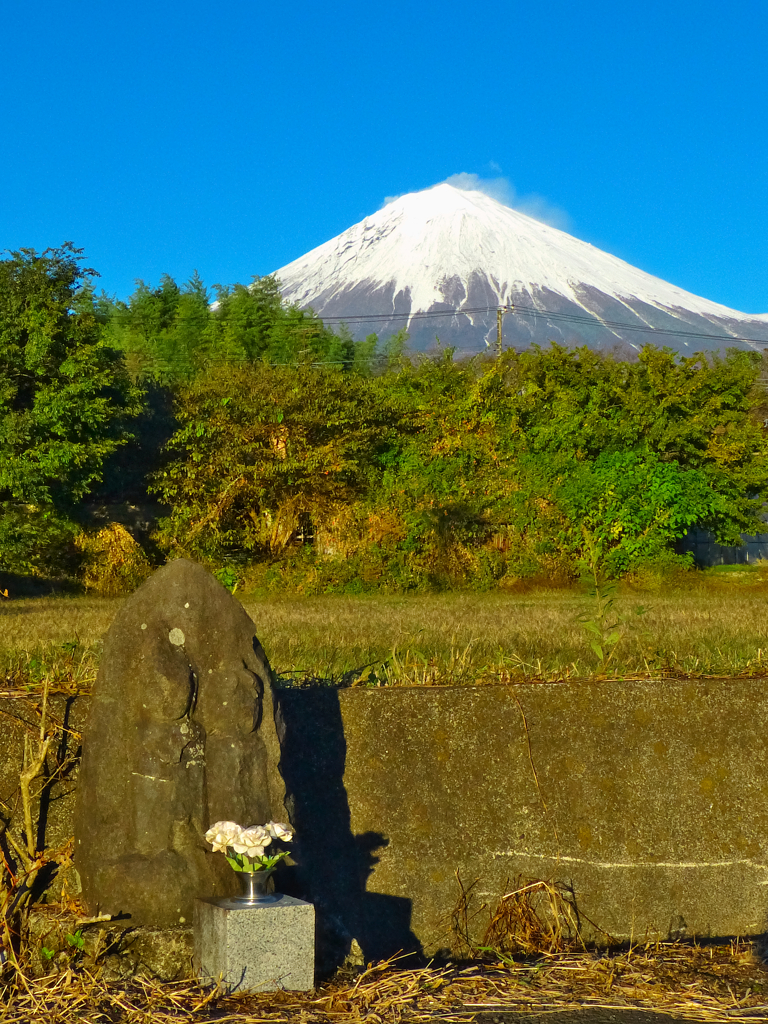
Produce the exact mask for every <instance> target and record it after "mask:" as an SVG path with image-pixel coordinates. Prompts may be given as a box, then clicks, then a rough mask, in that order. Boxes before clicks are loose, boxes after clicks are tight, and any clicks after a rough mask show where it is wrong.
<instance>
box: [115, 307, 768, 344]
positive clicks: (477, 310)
mask: <svg viewBox="0 0 768 1024" xmlns="http://www.w3.org/2000/svg"><path fill="white" fill-rule="evenodd" d="M500 309H501V310H502V311H504V312H508V313H513V314H515V315H518V316H524V317H533V318H534V319H538V318H542V319H546V320H550V321H553V322H554V323H558V324H560V323H563V324H575V325H578V326H582V327H604V328H606V329H607V330H611V331H613V330H617V331H632V332H636V333H642V334H659V335H664V336H665V337H673V338H696V339H699V340H706V341H727V342H731V343H732V344H745V345H765V346H768V338H744V337H739V336H737V335H731V334H708V333H706V332H705V331H689V330H684V329H682V328H674V327H652V326H651V325H649V324H638V323H626V322H624V321H621V320H605V319H603V318H602V317H600V316H598V315H597V314H590V313H564V312H561V311H559V310H554V309H542V308H539V307H536V306H519V305H517V304H515V305H510V306H477V307H473V308H466V307H464V308H461V309H436V310H429V311H418V312H415V313H398V312H394V311H393V312H391V313H358V314H348V315H346V316H322V315H317V314H313V315H312V316H307V319H306V320H305V321H303V323H302V322H298V323H296V324H295V327H296V329H297V330H301V329H302V328H303V329H305V330H306V329H307V328H308V327H310V326H317V327H322V326H323V325H324V324H325V325H329V326H340V325H342V324H345V325H346V324H349V325H354V324H360V325H362V324H371V325H375V324H388V323H392V322H393V321H395V322H397V321H403V322H404V323H410V322H412V321H414V320H415V321H421V320H436V319H445V318H446V317H450V318H454V317H460V316H466V317H470V316H481V315H487V316H489V315H490V314H492V313H493V314H497V313H498V311H499V310H500ZM107 319H109V320H115V321H118V322H119V321H125V322H131V321H134V322H137V323H138V324H141V322H142V316H141V314H138V315H136V314H130V313H118V314H115V315H113V316H109V315H107ZM150 319H151V318H150ZM192 319H194V318H191V317H190V318H188V319H187V320H186V322H187V323H189V322H190V320H192ZM201 322H204V321H201Z"/></svg>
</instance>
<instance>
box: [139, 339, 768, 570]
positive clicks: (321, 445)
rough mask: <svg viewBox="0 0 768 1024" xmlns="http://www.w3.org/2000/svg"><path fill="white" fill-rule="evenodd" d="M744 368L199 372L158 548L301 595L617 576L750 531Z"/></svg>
mask: <svg viewBox="0 0 768 1024" xmlns="http://www.w3.org/2000/svg"><path fill="white" fill-rule="evenodd" d="M759 362H760V360H759V357H756V356H754V355H753V354H751V353H742V352H731V353H729V354H728V355H727V356H726V357H724V358H722V359H720V358H713V359H711V360H706V359H704V358H698V357H693V358H690V359H677V358H676V357H675V356H673V355H672V354H671V353H668V352H664V351H660V350H658V349H654V348H650V347H649V348H647V349H645V350H644V351H643V352H642V353H641V355H640V358H639V359H638V361H637V362H635V363H627V362H618V361H615V360H613V359H611V358H610V357H607V356H604V355H601V354H599V353H594V352H591V351H589V350H587V349H581V350H577V351H568V350H565V349H563V348H559V347H557V346H552V347H551V348H550V349H548V350H545V351H542V350H538V349H533V350H530V351H526V352H522V353H520V354H518V353H514V352H508V353H506V354H505V355H504V357H503V358H502V359H500V360H498V361H493V362H492V361H487V360H485V361H483V360H479V359H478V360H475V361H471V362H465V363H458V362H455V361H454V360H453V358H452V356H451V354H450V353H445V354H444V355H443V356H442V357H440V358H437V359H425V360H423V361H421V362H419V363H412V362H402V363H401V364H400V367H399V368H398V369H397V370H396V371H391V372H389V373H387V374H382V375H378V376H373V377H364V376H359V375H356V374H354V373H344V372H343V371H341V370H339V369H334V368H331V367H311V366H306V367H302V368H299V369H287V368H285V367H270V366H265V365H259V364H249V365H243V366H240V367H239V368H237V369H236V370H232V369H231V368H214V369H212V370H210V371H208V372H207V373H205V374H203V375H201V376H200V377H198V378H196V379H195V380H194V381H192V382H190V383H188V384H186V385H183V386H182V387H181V388H180V389H179V392H178V398H177V402H178V411H177V415H178V418H179V421H180V428H179V430H178V432H177V433H176V434H175V436H174V438H173V439H172V441H171V445H170V452H171V456H172V457H171V461H170V462H169V464H168V466H167V467H166V468H165V470H164V472H163V473H162V475H160V476H159V477H158V478H157V479H156V482H155V487H156V489H157V491H158V493H159V494H160V496H161V498H162V499H163V500H164V501H165V502H167V503H168V504H169V505H170V506H172V509H173V511H172V513H171V515H170V516H169V518H168V519H167V521H166V523H165V532H164V538H165V542H166V543H167V544H168V545H170V546H171V547H172V548H175V549H176V550H178V551H180V552H181V551H183V552H187V553H189V554H192V555H196V556H198V557H204V558H208V559H212V560H214V561H218V562H219V563H221V562H227V561H229V562H230V563H231V564H232V565H234V566H238V567H239V568H240V570H241V571H244V570H246V569H247V567H248V565H249V564H252V563H254V562H256V563H258V565H259V566H260V568H259V569H257V570H256V571H255V572H253V571H251V577H252V579H254V580H256V579H260V580H262V581H263V582H266V583H271V584H272V585H274V586H283V585H286V584H293V585H299V586H301V587H302V588H304V589H308V590H317V589H321V590H322V589H334V588H342V589H352V590H358V589H365V588H366V587H380V586H389V587H393V588H398V589H401V588H411V587H416V588H420V587H424V586H434V585H446V584H448V585H450V584H457V583H464V584H471V585H480V586H491V585H498V584H502V585H506V584H513V583H514V582H516V581H518V580H520V579H525V578H531V577H537V576H538V577H546V578H550V579H551V578H553V577H556V578H560V579H568V578H573V577H574V576H575V575H577V574H579V573H582V572H586V571H589V572H591V573H593V574H594V573H597V574H598V575H604V576H610V577H616V576H621V575H623V574H626V573H631V572H636V571H638V569H640V568H641V567H642V566H647V565H648V564H654V565H656V566H657V567H661V568H663V567H664V566H669V565H673V564H674V563H675V562H677V563H680V562H681V561H683V560H682V559H680V558H679V557H677V556H675V554H674V545H675V542H676V541H677V540H678V539H680V538H681V537H683V536H684V535H685V533H686V532H687V530H688V529H689V528H690V527H692V526H694V525H700V526H706V527H708V528H710V529H711V530H713V531H714V533H715V535H716V536H717V537H718V539H720V540H721V541H723V542H736V543H737V542H738V537H739V534H740V533H741V532H755V531H757V530H759V529H760V514H761V510H762V499H761V498H760V495H761V493H762V492H763V491H764V489H765V485H766V473H767V472H768V441H766V437H765V431H764V429H763V427H762V424H761V422H760V421H759V419H758V418H757V417H756V416H755V415H754V414H753V408H754V406H755V404H756V401H757V399H756V396H755V388H754V383H755V378H756V374H757V371H758V368H759Z"/></svg>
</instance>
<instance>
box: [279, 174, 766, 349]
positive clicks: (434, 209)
mask: <svg viewBox="0 0 768 1024" xmlns="http://www.w3.org/2000/svg"><path fill="white" fill-rule="evenodd" d="M276 275H277V277H278V279H279V280H280V282H281V283H282V286H283V296H284V298H285V299H286V300H287V301H289V302H294V303H297V304H298V305H299V306H302V307H308V306H311V307H312V308H313V309H314V310H315V312H316V313H317V314H318V315H320V316H321V317H326V318H329V317H341V318H348V319H349V321H350V327H351V328H352V330H353V333H354V334H355V336H356V337H361V336H364V335H365V334H368V333H370V331H372V330H375V331H376V332H377V333H378V334H379V335H380V336H381V337H385V336H386V335H387V334H390V333H392V331H394V330H397V329H398V328H400V327H403V326H407V327H408V330H409V332H410V334H411V342H412V344H413V346H414V347H415V348H422V349H424V348H428V347H429V346H430V345H431V344H432V343H434V341H435V336H436V335H437V336H439V338H440V340H441V341H442V342H444V343H447V344H451V345H456V346H457V347H458V348H459V349H460V350H464V351H479V350H481V349H482V348H484V347H485V345H486V344H487V343H489V342H492V341H493V340H494V339H495V336H496V313H495V310H496V308H497V307H498V306H507V305H513V306H515V307H518V310H520V312H518V313H517V314H514V315H513V314H507V315H506V316H505V318H504V344H505V345H516V346H520V345H525V344H529V343H531V342H539V343H546V342H547V341H548V340H550V339H553V340H557V341H561V342H566V343H569V344H584V343H587V344H589V345H592V346H593V347H606V346H612V345H615V344H616V343H617V342H625V343H627V344H630V345H632V346H633V347H634V348H640V347H642V345H644V344H646V343H648V342H653V343H654V344H659V345H670V346H671V347H673V348H677V349H679V350H681V351H688V352H693V351H696V350H700V349H703V348H709V349H712V348H723V347H727V346H728V343H727V342H723V341H721V340H719V339H718V338H717V336H718V335H721V336H723V335H724V336H727V337H728V338H749V339H752V345H753V347H760V348H762V346H763V344H766V345H768V314H763V315H754V316H750V315H748V314H746V313H740V312H738V311H736V310H733V309H729V308H728V307H727V306H722V305H720V304H719V303H716V302H711V301H710V300H709V299H704V298H700V297H699V296H697V295H692V294H691V293H690V292H686V291H684V290H683V289H682V288H677V287H675V286H674V285H671V284H668V283H667V282H666V281H662V280H661V279H660V278H657V277H653V276H652V275H651V274H646V273H645V272H644V271H642V270H638V269H637V268H636V267H633V266H631V265H630V264H629V263H625V262H624V261H623V260H620V259H618V258H617V257H615V256H611V255H609V254H608V253H605V252H602V251H601V250H600V249H596V248H595V247H594V246H592V245H589V244H588V243H587V242H582V241H580V240H579V239H577V238H573V237H572V236H571V235H569V234H567V233H566V232H564V231H560V230H558V229H557V228H553V227H549V226H548V225H546V224H542V223H540V222H539V221H537V220H534V219H533V218H532V217H529V216H527V215H526V214H523V213H520V212H518V211H517V210H512V209H510V208H509V207H507V206H503V205H502V204H501V203H498V202H497V201H496V200H494V199H491V198H490V197H489V196H486V195H485V194H483V193H482V192H473V191H464V190H462V189H458V188H455V187H454V186H452V185H447V184H442V185H436V186H435V187H434V188H430V189H426V190H425V191H423V192H412V193H409V194H408V195H404V196H401V197H400V198H399V199H396V200H394V201H393V202H391V203H389V204H388V205H387V206H385V207H384V208H383V209H382V210H379V211H378V213H375V214H373V216H371V217H367V218H366V219H365V220H364V221H361V222H360V223H359V224H355V225H354V226H353V227H351V228H349V229H348V230H347V231H344V232H343V233H342V234H340V235H338V236H337V237H336V238H332V239H331V240H330V241H328V242H326V243H325V244H323V245H320V246H318V247H317V248H316V249H313V250H312V251H311V252H309V253H307V254H306V255H305V256H302V257H300V258H299V259H297V260H294V262H293V263H289V264H288V265H287V266H285V267H282V268H281V269H280V270H278V271H276ZM524 309H528V310H534V309H535V310H537V311H539V312H538V313H537V314H536V315H532V313H525V312H523V311H522V310H524ZM453 310H456V311H458V313H457V314H456V315H455V316H442V317H426V318H425V317H416V318H415V319H413V314H423V313H428V312H431V313H439V312H449V311H453ZM462 310H468V311H470V310H471V311H473V312H467V313H463V312H461V311H462ZM476 311H479V312H476ZM548 314H550V315H548ZM553 314H554V315H553ZM360 315H377V316H381V317H382V318H383V319H382V320H381V321H378V322H375V323H370V322H369V323H355V322H354V318H355V317H356V316H360ZM390 317H391V319H389V318H390ZM571 317H574V318H580V320H579V321H577V320H570V319H569V318H571ZM585 318H586V322H581V321H584V319H585ZM605 321H610V322H611V324H621V325H627V326H626V327H624V326H621V327H617V326H607V325H606V323H605ZM649 326H650V327H654V328H657V329H658V331H659V332H662V331H688V332H693V333H697V334H705V335H710V336H713V337H711V339H710V340H706V339H701V338H694V337H675V336H674V335H672V334H662V333H649V332H647V331H644V330H640V328H644V327H649Z"/></svg>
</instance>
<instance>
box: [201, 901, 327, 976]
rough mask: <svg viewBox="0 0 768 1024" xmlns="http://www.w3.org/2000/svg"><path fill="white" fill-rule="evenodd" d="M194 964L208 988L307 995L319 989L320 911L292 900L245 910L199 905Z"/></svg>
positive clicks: (218, 904) (224, 904) (230, 905)
mask: <svg viewBox="0 0 768 1024" xmlns="http://www.w3.org/2000/svg"><path fill="white" fill-rule="evenodd" d="M194 930H195V956H194V963H195V969H196V970H197V972H198V974H199V976H200V979H201V980H202V981H203V982H208V983H210V982H218V981H219V980H220V981H221V983H222V984H223V985H224V986H225V987H226V988H227V989H228V990H229V991H231V992H275V991H277V990H278V989H288V990H292V991H295V992H306V991H307V990H308V989H311V988H313V987H314V984H315V908H314V907H313V906H311V904H309V903H305V902H303V901H302V900H297V899H294V898H293V897H292V896H285V895H281V896H280V898H279V899H278V900H277V901H276V902H275V903H267V904H264V905H263V906H259V907H244V906H243V905H242V904H241V905H239V906H238V905H237V904H236V903H235V901H234V900H211V899H203V900H198V901H197V902H196V904H195V926H194Z"/></svg>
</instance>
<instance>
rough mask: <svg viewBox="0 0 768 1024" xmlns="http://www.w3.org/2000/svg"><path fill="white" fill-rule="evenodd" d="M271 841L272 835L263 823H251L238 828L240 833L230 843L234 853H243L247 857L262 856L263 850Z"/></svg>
mask: <svg viewBox="0 0 768 1024" xmlns="http://www.w3.org/2000/svg"><path fill="white" fill-rule="evenodd" d="M271 842H272V837H271V836H270V834H269V832H267V830H266V829H265V828H264V826H263V825H251V826H249V828H244V829H241V830H240V834H239V835H238V836H237V838H236V839H235V841H234V842H233V843H232V849H233V850H234V851H235V853H244V854H246V855H247V856H248V857H251V858H254V857H263V856H264V850H265V848H266V847H267V846H269V844H270V843H271Z"/></svg>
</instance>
